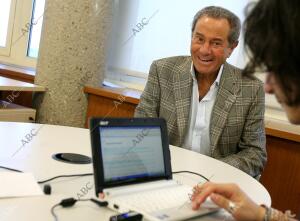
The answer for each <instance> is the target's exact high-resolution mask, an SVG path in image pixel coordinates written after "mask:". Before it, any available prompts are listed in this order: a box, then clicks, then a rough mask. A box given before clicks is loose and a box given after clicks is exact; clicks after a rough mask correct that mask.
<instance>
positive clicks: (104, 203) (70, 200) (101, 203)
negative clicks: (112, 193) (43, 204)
mask: <svg viewBox="0 0 300 221" xmlns="http://www.w3.org/2000/svg"><path fill="white" fill-rule="evenodd" d="M78 201H92V202H93V203H95V204H97V205H98V206H99V207H106V206H107V205H108V202H107V201H98V200H96V199H94V198H91V199H75V198H66V199H63V200H62V201H60V203H57V204H55V205H54V206H52V208H51V214H52V216H53V217H54V219H55V221H58V217H57V215H56V213H55V211H54V210H55V208H56V207H58V206H62V207H63V208H67V207H71V206H73V205H75V203H76V202H78Z"/></svg>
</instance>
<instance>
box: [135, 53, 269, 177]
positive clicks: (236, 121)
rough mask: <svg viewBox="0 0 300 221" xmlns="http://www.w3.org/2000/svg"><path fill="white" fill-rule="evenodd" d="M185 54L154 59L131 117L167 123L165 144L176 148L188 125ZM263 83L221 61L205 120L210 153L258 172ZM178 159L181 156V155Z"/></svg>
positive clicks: (262, 155) (254, 173)
mask: <svg viewBox="0 0 300 221" xmlns="http://www.w3.org/2000/svg"><path fill="white" fill-rule="evenodd" d="M191 64H192V60H191V57H190V56H178V57H170V58H164V59H160V60H156V61H154V62H153V63H152V65H151V68H150V72H149V76H148V81H147V84H146V87H145V89H144V92H143V93H142V95H141V99H140V103H139V105H138V106H137V108H136V110H135V117H160V118H164V119H165V120H166V121H167V126H168V133H169V140H170V144H172V145H175V146H179V147H181V146H182V145H183V142H184V138H185V134H186V133H187V129H188V123H189V122H188V121H189V113H190V105H191V97H192V83H193V79H192V76H191V73H190V69H191ZM264 99H265V97H264V91H263V83H262V82H261V81H259V80H258V79H256V78H254V77H253V78H249V77H246V76H242V74H241V70H240V69H238V68H236V67H234V66H232V65H230V64H228V63H225V64H224V68H223V73H222V76H221V80H220V85H219V88H218V92H217V97H216V101H215V104H214V106H213V109H212V114H211V120H210V142H211V144H210V156H211V157H213V158H216V159H219V160H221V161H224V162H226V163H228V164H230V165H232V166H234V167H236V168H239V169H241V170H243V171H244V172H246V173H248V174H249V175H251V176H257V175H259V174H260V173H261V172H262V170H263V167H264V165H265V163H266V160H267V154H266V149H265V141H266V138H265V130H264V110H265V104H264ZM182 160H184V159H182Z"/></svg>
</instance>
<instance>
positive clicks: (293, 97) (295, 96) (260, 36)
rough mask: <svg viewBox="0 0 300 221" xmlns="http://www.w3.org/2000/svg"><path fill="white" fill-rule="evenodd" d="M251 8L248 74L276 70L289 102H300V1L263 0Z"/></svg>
mask: <svg viewBox="0 0 300 221" xmlns="http://www.w3.org/2000/svg"><path fill="white" fill-rule="evenodd" d="M247 11H248V16H247V18H246V21H245V26H244V32H245V46H246V50H247V52H248V54H249V56H250V61H249V62H248V64H247V66H246V68H245V70H244V74H245V75H248V76H250V75H251V74H252V73H254V72H255V71H256V70H257V68H259V69H260V71H267V72H272V73H273V74H274V75H275V79H276V80H277V82H278V83H279V85H280V87H281V88H282V91H283V92H284V94H285V95H286V98H287V101H286V103H287V105H289V106H299V105H300V22H299V21H300V4H299V1H298V0H288V1H284V0H261V1H259V2H258V3H257V4H256V5H253V4H250V5H248V7H247ZM246 13H247V12H246ZM249 52H250V53H249Z"/></svg>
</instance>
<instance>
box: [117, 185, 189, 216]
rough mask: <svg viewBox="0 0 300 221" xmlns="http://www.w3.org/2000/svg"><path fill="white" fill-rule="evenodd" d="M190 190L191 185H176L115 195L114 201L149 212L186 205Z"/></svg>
mask: <svg viewBox="0 0 300 221" xmlns="http://www.w3.org/2000/svg"><path fill="white" fill-rule="evenodd" d="M191 192H192V188H191V187H189V186H183V185H178V186H173V187H169V188H162V189H159V190H158V189H155V190H150V191H145V192H139V193H134V194H130V195H127V196H126V197H117V198H115V199H114V202H115V203H116V204H119V205H125V206H128V207H129V208H135V209H136V210H138V211H139V210H142V211H145V212H149V213H150V212H153V211H157V210H164V209H170V208H174V209H180V208H183V207H186V206H187V205H189V204H190V199H189V194H190V193H191Z"/></svg>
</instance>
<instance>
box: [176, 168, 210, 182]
mask: <svg viewBox="0 0 300 221" xmlns="http://www.w3.org/2000/svg"><path fill="white" fill-rule="evenodd" d="M172 173H173V174H177V173H190V174H194V175H197V176H200V177H202V178H203V179H205V180H206V181H209V179H208V178H207V177H205V176H203V175H202V174H200V173H196V172H193V171H188V170H183V171H174V172H172Z"/></svg>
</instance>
